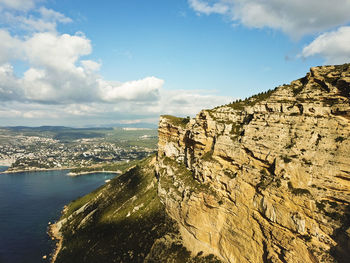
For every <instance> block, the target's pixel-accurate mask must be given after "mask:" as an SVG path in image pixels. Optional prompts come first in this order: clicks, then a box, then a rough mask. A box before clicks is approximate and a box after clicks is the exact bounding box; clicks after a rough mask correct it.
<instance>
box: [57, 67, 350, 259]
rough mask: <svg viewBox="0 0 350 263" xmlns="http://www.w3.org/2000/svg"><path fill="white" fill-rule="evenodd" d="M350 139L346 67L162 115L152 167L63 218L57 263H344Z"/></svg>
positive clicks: (349, 217)
mask: <svg viewBox="0 0 350 263" xmlns="http://www.w3.org/2000/svg"><path fill="white" fill-rule="evenodd" d="M349 134H350V66H349V65H342V66H324V67H317V68H311V71H310V72H309V73H308V74H307V75H306V77H304V78H302V79H299V80H296V81H293V82H292V83H291V84H290V85H284V86H280V87H278V88H276V89H275V90H271V91H268V92H265V93H262V94H258V95H256V96H253V97H251V98H249V99H246V100H244V101H237V102H234V103H232V104H228V105H224V106H220V107H216V108H214V109H211V110H203V111H201V112H200V113H199V114H198V115H197V116H196V117H195V118H193V119H186V118H185V119H183V118H176V117H173V116H162V117H161V118H160V122H159V143H158V153H157V157H150V158H148V159H147V160H145V161H143V162H142V163H140V164H138V165H136V166H135V167H134V168H132V169H131V170H129V171H128V172H127V173H125V174H123V175H121V176H120V177H117V178H115V179H113V180H112V181H111V182H110V183H108V184H106V185H105V186H104V187H102V188H100V189H98V190H96V191H95V192H94V193H91V194H90V195H88V196H85V197H83V198H81V199H78V200H76V201H74V202H72V203H71V204H70V205H69V206H68V207H67V209H66V210H65V211H64V213H63V215H62V218H61V220H60V221H59V222H58V223H57V224H56V227H57V228H58V230H59V233H60V234H61V235H62V237H63V241H62V249H61V250H60V251H59V253H58V256H57V260H56V262H65V263H67V262H179V263H180V262H181V263H182V262H219V261H221V262H227V263H233V262H242V263H244V262H254V263H258V262H276V263H277V262H282V263H284V262H291V263H292V262H303V263H304V262H313V263H314V262H347V260H348V259H349V258H350V206H349V203H350V143H349Z"/></svg>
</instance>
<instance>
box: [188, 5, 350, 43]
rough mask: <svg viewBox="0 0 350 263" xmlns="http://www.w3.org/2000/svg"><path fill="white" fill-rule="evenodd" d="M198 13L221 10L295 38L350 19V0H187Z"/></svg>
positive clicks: (235, 18) (244, 22) (251, 24)
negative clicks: (334, 0)
mask: <svg viewBox="0 0 350 263" xmlns="http://www.w3.org/2000/svg"><path fill="white" fill-rule="evenodd" d="M188 2H189V5H190V6H191V7H192V8H193V9H194V10H195V11H196V12H198V13H203V14H207V15H209V14H221V15H225V16H227V17H229V18H230V19H231V20H232V21H234V22H235V23H236V22H239V23H241V24H242V25H244V26H247V27H251V28H264V27H268V28H272V29H277V30H281V31H283V32H285V33H287V34H288V35H290V36H292V37H293V38H298V37H301V36H303V35H307V34H312V33H317V32H322V31H324V30H329V29H331V28H334V27H336V26H339V25H344V24H346V23H348V22H350V16H349V13H350V1H349V0H337V1H336V3H335V2H333V1H329V0H308V1H305V0H293V1H283V0H270V1H261V0H212V1H210V0H188Z"/></svg>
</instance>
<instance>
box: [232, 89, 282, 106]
mask: <svg viewBox="0 0 350 263" xmlns="http://www.w3.org/2000/svg"><path fill="white" fill-rule="evenodd" d="M276 89H277V88H275V89H273V90H268V91H265V92H261V93H258V94H256V95H253V96H251V97H249V98H246V99H245V100H236V101H234V102H232V103H229V104H227V105H226V106H228V107H231V108H233V109H235V110H243V109H244V108H245V107H246V106H254V105H255V104H257V103H259V102H261V101H264V100H267V99H268V98H269V97H270V96H271V95H272V94H273V93H274V91H276Z"/></svg>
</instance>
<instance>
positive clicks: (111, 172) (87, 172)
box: [68, 170, 122, 177]
mask: <svg viewBox="0 0 350 263" xmlns="http://www.w3.org/2000/svg"><path fill="white" fill-rule="evenodd" d="M95 173H109V174H122V171H120V170H117V171H98V170H94V171H86V172H78V173H74V172H69V173H68V176H72V177H75V176H81V175H87V174H95Z"/></svg>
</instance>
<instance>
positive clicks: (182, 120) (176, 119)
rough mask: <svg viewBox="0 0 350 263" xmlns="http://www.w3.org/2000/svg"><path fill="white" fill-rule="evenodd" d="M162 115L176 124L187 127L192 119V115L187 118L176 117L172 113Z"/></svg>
mask: <svg viewBox="0 0 350 263" xmlns="http://www.w3.org/2000/svg"><path fill="white" fill-rule="evenodd" d="M161 117H163V118H166V119H168V120H169V121H170V123H172V124H173V125H175V126H181V127H185V126H186V124H187V123H189V121H190V117H187V118H180V117H175V116H172V115H162V116H161Z"/></svg>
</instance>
